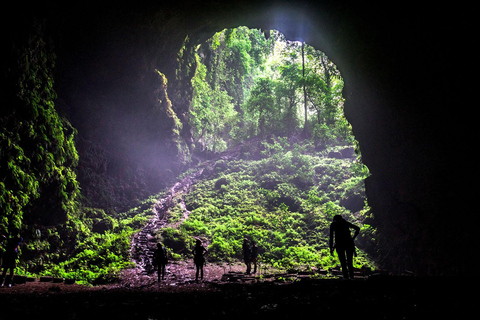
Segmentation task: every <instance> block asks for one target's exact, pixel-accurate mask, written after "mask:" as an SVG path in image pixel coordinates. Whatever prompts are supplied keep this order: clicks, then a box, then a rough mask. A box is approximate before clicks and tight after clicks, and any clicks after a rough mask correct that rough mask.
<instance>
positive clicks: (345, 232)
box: [330, 215, 360, 279]
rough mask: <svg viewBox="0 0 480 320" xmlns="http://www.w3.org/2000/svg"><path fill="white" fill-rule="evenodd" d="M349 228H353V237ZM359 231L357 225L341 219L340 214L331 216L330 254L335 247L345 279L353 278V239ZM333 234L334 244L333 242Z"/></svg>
mask: <svg viewBox="0 0 480 320" xmlns="http://www.w3.org/2000/svg"><path fill="white" fill-rule="evenodd" d="M350 229H354V230H355V234H354V235H353V238H352V234H351V232H350ZM359 232H360V228H359V227H357V226H356V225H354V224H352V223H350V222H348V221H347V220H345V219H343V218H342V216H340V215H336V216H335V217H333V222H332V224H331V225H330V254H332V255H333V249H334V248H335V249H336V251H337V254H338V259H339V260H340V264H341V265H342V272H343V277H344V278H345V279H348V278H349V277H350V279H353V255H354V254H355V243H354V239H355V238H356V237H357V236H358V233H359ZM334 235H335V245H334V244H333V238H334Z"/></svg>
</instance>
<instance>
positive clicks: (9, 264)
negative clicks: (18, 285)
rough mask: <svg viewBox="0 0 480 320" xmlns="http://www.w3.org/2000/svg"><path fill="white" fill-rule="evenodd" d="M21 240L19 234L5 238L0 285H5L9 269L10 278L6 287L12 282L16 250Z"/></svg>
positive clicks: (16, 255)
mask: <svg viewBox="0 0 480 320" xmlns="http://www.w3.org/2000/svg"><path fill="white" fill-rule="evenodd" d="M22 242H23V238H22V237H21V236H20V235H17V236H12V237H10V238H9V239H8V240H7V245H6V247H5V252H4V254H3V261H2V268H3V274H2V278H3V281H2V285H1V286H2V287H3V286H5V283H6V280H7V278H6V276H7V271H8V269H10V278H9V281H8V287H11V286H12V283H13V276H14V271H15V263H16V260H17V257H18V250H19V247H20V245H21V244H22Z"/></svg>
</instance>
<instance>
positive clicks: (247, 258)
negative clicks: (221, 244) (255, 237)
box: [242, 238, 252, 274]
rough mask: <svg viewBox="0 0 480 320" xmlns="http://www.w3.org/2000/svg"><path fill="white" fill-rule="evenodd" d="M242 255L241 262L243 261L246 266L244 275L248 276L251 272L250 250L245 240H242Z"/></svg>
mask: <svg viewBox="0 0 480 320" xmlns="http://www.w3.org/2000/svg"><path fill="white" fill-rule="evenodd" d="M242 253H243V261H245V265H246V266H247V271H246V272H245V274H250V271H251V270H252V265H251V262H252V260H251V259H252V249H251V248H250V244H249V243H248V239H247V238H244V239H243V245H242Z"/></svg>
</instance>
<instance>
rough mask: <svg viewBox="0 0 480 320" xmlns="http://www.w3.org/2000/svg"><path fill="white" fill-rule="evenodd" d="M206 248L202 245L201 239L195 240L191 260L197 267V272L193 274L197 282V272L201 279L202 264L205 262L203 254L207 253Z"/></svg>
mask: <svg viewBox="0 0 480 320" xmlns="http://www.w3.org/2000/svg"><path fill="white" fill-rule="evenodd" d="M207 252H208V251H207V249H205V247H204V246H202V241H200V240H197V241H196V243H195V248H193V250H192V253H193V262H194V263H195V266H196V267H197V272H196V275H195V281H197V282H198V273H199V272H200V273H201V279H202V280H203V265H204V264H205V254H206V253H207Z"/></svg>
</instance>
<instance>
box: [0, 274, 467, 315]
mask: <svg viewBox="0 0 480 320" xmlns="http://www.w3.org/2000/svg"><path fill="white" fill-rule="evenodd" d="M470 285H471V282H470V284H469V282H468V281H467V280H466V279H459V278H444V277H432V278H418V277H392V276H383V277H371V278H369V279H358V280H350V281H348V280H341V279H315V280H313V279H308V278H305V279H302V280H300V281H296V282H293V283H281V282H263V283H240V282H211V281H205V282H199V283H195V282H191V283H185V284H183V285H180V286H179V285H177V286H175V285H168V284H165V283H163V284H160V285H159V284H154V285H149V286H143V287H125V286H115V285H109V286H95V287H85V286H80V285H77V284H73V285H66V284H63V283H62V284H55V283H41V282H34V283H27V284H23V285H15V286H13V287H12V288H1V289H0V319H2V320H4V319H41V318H45V319H47V318H48V319H152V320H153V319H194V318H195V319H252V318H254V319H271V318H281V319H292V318H293V319H300V318H305V317H308V318H323V319H331V318H332V317H339V318H341V319H346V318H347V317H355V318H356V319H448V318H450V319H460V318H462V317H464V316H466V315H467V314H471V313H470V312H472V310H473V306H472V305H473V297H474V295H472V294H471V291H472V289H473V290H475V288H473V287H471V288H470V287H469V286H470ZM327 317H328V318H327Z"/></svg>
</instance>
